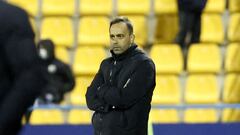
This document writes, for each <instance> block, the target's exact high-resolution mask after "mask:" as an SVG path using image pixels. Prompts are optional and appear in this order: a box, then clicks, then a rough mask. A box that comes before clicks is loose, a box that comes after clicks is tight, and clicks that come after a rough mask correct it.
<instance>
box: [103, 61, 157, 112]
mask: <svg viewBox="0 0 240 135" xmlns="http://www.w3.org/2000/svg"><path fill="white" fill-rule="evenodd" d="M154 87H155V66H154V64H153V63H152V62H150V61H144V62H142V63H141V64H140V65H139V66H137V69H136V71H135V72H134V73H133V74H132V75H131V76H130V77H129V78H128V80H126V83H125V84H124V86H123V87H121V88H118V87H116V86H111V85H108V84H105V85H103V86H102V87H101V90H100V91H104V93H99V96H100V97H101V96H102V97H103V99H104V101H105V102H107V103H108V104H110V105H112V106H115V107H117V108H119V109H125V108H129V107H130V106H132V105H134V104H135V103H136V102H138V101H139V100H140V99H141V98H142V97H144V96H145V95H146V94H148V93H149V92H150V90H152V89H154Z"/></svg>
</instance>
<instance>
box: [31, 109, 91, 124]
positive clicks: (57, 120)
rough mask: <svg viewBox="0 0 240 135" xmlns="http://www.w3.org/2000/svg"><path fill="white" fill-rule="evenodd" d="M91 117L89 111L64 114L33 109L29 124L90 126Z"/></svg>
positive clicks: (56, 110)
mask: <svg viewBox="0 0 240 135" xmlns="http://www.w3.org/2000/svg"><path fill="white" fill-rule="evenodd" d="M64 116H66V118H65V117H64ZM91 117H92V112H91V111H89V110H78V109H72V110H70V111H69V113H68V114H65V113H64V112H63V111H61V110H59V109H35V110H33V111H32V114H31V116H30V119H29V124H34V125H38V124H64V123H67V124H90V123H91Z"/></svg>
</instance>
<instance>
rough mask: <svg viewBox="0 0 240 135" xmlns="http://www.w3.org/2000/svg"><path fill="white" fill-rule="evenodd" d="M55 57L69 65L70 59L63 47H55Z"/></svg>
mask: <svg viewBox="0 0 240 135" xmlns="http://www.w3.org/2000/svg"><path fill="white" fill-rule="evenodd" d="M55 55H56V58H58V59H60V60H62V61H63V62H65V63H67V64H69V63H70V59H69V55H68V50H67V48H65V47H59V46H58V47H55Z"/></svg>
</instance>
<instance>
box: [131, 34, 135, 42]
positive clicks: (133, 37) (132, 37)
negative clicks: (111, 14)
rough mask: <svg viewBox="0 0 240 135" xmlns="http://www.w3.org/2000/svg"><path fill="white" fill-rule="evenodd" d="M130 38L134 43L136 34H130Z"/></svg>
mask: <svg viewBox="0 0 240 135" xmlns="http://www.w3.org/2000/svg"><path fill="white" fill-rule="evenodd" d="M130 38H131V39H130V40H131V43H134V39H135V35H134V34H132V35H131V36H130Z"/></svg>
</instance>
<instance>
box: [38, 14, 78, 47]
mask: <svg viewBox="0 0 240 135" xmlns="http://www.w3.org/2000/svg"><path fill="white" fill-rule="evenodd" d="M63 26H64V27H63ZM40 37H41V39H46V38H50V39H52V40H53V42H54V43H55V44H56V45H59V46H65V47H69V48H70V47H72V45H73V38H74V37H73V26H72V21H71V19H70V18H68V17H46V18H44V19H43V21H42V28H41V36H40Z"/></svg>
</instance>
